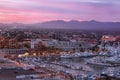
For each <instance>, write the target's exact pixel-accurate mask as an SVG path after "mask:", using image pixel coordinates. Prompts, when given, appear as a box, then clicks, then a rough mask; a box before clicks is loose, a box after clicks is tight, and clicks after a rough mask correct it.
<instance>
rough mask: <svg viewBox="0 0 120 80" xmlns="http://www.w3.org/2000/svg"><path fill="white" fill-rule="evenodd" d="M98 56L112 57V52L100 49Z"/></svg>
mask: <svg viewBox="0 0 120 80" xmlns="http://www.w3.org/2000/svg"><path fill="white" fill-rule="evenodd" d="M99 56H106V57H112V56H114V53H112V52H104V51H101V52H100V53H99Z"/></svg>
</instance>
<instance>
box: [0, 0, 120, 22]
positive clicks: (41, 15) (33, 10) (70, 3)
mask: <svg viewBox="0 0 120 80" xmlns="http://www.w3.org/2000/svg"><path fill="white" fill-rule="evenodd" d="M51 20H65V21H70V20H79V21H89V20H97V21H102V22H120V0H0V22H3V23H12V22H18V23H38V22H45V21H51Z"/></svg>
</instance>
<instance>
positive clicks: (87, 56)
mask: <svg viewBox="0 0 120 80" xmlns="http://www.w3.org/2000/svg"><path fill="white" fill-rule="evenodd" d="M95 56H97V54H93V53H92V52H88V51H86V52H83V53H81V56H80V57H83V58H89V57H95Z"/></svg>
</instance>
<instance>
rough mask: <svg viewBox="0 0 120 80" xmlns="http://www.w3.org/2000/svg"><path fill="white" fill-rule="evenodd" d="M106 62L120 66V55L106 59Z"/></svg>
mask: <svg viewBox="0 0 120 80" xmlns="http://www.w3.org/2000/svg"><path fill="white" fill-rule="evenodd" d="M106 62H107V63H110V64H113V65H120V55H116V56H114V57H110V58H108V59H106Z"/></svg>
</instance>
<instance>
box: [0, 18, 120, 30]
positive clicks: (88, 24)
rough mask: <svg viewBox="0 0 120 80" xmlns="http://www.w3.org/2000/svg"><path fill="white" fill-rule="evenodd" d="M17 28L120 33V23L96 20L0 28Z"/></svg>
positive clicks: (49, 22) (12, 24) (59, 21)
mask: <svg viewBox="0 0 120 80" xmlns="http://www.w3.org/2000/svg"><path fill="white" fill-rule="evenodd" d="M2 26H8V27H13V26H14V27H16V28H33V29H41V28H42V29H80V30H107V31H112V30H113V31H120V22H99V21H95V20H91V21H77V20H71V21H64V20H55V21H48V22H43V23H35V24H22V23H11V24H2V23H1V24H0V27H2Z"/></svg>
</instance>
